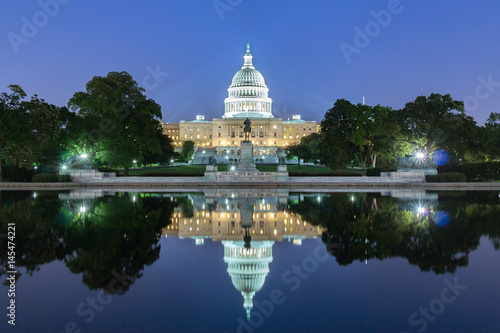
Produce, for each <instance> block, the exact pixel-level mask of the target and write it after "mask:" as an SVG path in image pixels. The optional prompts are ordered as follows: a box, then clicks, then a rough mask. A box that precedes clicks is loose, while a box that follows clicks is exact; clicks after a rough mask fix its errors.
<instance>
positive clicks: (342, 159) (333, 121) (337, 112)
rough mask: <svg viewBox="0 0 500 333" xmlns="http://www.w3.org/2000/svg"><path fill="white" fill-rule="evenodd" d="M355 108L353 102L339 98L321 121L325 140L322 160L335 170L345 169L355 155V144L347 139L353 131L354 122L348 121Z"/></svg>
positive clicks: (322, 145)
mask: <svg viewBox="0 0 500 333" xmlns="http://www.w3.org/2000/svg"><path fill="white" fill-rule="evenodd" d="M353 109H354V105H353V104H352V103H351V102H349V101H348V100H345V99H339V100H337V101H336V102H335V104H334V105H333V108H331V109H330V110H328V111H327V112H326V113H325V117H324V118H323V120H322V121H321V133H322V135H323V141H322V144H321V155H320V161H321V163H322V164H324V165H326V166H328V167H330V168H331V169H333V170H340V169H343V168H344V167H345V166H346V165H347V164H349V163H350V161H351V160H352V158H353V157H354V151H355V146H354V145H353V144H352V142H350V141H348V140H347V139H346V137H347V135H348V134H349V133H352V132H353V128H352V124H351V123H350V122H349V121H348V119H349V118H350V114H351V113H352V112H354V111H353Z"/></svg>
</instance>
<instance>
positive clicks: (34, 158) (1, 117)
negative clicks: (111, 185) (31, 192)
mask: <svg viewBox="0 0 500 333" xmlns="http://www.w3.org/2000/svg"><path fill="white" fill-rule="evenodd" d="M9 89H10V90H11V91H12V92H11V93H10V94H8V93H2V94H1V95H0V122H1V124H2V129H0V171H1V165H2V164H3V161H6V162H8V163H10V164H12V165H13V166H14V167H23V168H31V167H33V164H35V163H46V164H53V163H54V162H55V159H56V158H57V157H58V156H59V154H60V153H61V151H62V143H63V140H64V136H65V135H66V125H67V123H68V119H69V114H70V113H69V111H68V109H66V108H64V107H63V108H61V107H58V106H55V105H52V104H49V103H46V102H45V101H44V100H43V99H40V98H38V96H37V95H34V96H33V97H32V98H31V100H30V101H23V99H24V98H25V97H26V93H25V92H24V91H23V89H22V88H21V87H19V86H18V85H10V86H9ZM0 173H1V172H0ZM0 179H1V178H0Z"/></svg>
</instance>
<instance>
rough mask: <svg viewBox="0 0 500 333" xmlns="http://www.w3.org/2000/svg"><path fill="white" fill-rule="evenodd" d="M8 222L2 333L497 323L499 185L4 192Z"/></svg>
mask: <svg viewBox="0 0 500 333" xmlns="http://www.w3.org/2000/svg"><path fill="white" fill-rule="evenodd" d="M0 226H1V231H0V245H1V246H0V247H1V248H2V251H1V252H0V261H1V262H0V264H1V268H0V269H1V270H0V275H1V277H2V281H3V282H4V281H5V282H4V284H3V285H2V287H1V293H2V296H1V297H0V299H1V300H2V306H1V307H2V309H4V310H3V312H4V313H3V314H2V318H3V320H2V323H1V324H0V330H1V331H2V332H57V333H59V332H424V331H427V332H498V327H500V316H498V309H499V306H500V283H499V282H500V278H499V277H500V251H499V250H500V192H499V191H489V192H488V191H477V192H475V191H470V192H465V191H459V192H429V191H427V192H426V191H410V190H394V191H386V192H382V193H381V192H373V193H363V192H335V193H313V192H302V193H300V192H290V191H288V190H259V191H255V190H243V189H242V190H230V189H228V190H205V191H203V192H197V193H194V192H193V193H185V192H171V193H170V192H106V191H100V190H95V191H91V190H86V191H80V190H75V191H63V192H57V191H45V192H40V191H37V192H33V191H2V192H0ZM9 227H10V228H9ZM12 227H14V228H15V236H14V237H13V234H12V230H13V229H12ZM9 231H11V232H10V233H9ZM9 252H11V253H9ZM12 271H15V272H16V273H11V272H12ZM11 277H12V278H11ZM11 282H15V283H13V284H11ZM13 286H14V287H13ZM13 294H14V295H13ZM12 300H14V305H15V309H14V312H13V313H14V315H15V317H13V316H12V311H11V310H12V306H11V305H10V304H11V303H12ZM9 306H10V307H11V309H8V308H7V307H9ZM8 314H10V315H11V316H10V318H9V316H8ZM12 320H14V321H12ZM8 321H11V323H15V326H13V325H11V324H9V323H8Z"/></svg>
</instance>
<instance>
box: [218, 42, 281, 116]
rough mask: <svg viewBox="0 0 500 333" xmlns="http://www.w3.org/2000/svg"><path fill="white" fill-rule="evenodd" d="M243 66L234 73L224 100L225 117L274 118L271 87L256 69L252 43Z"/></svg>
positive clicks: (248, 47)
mask: <svg viewBox="0 0 500 333" xmlns="http://www.w3.org/2000/svg"><path fill="white" fill-rule="evenodd" d="M244 59H245V63H244V64H243V67H242V68H241V69H240V70H239V71H238V72H237V73H236V74H235V75H234V77H233V81H232V82H231V85H230V86H229V89H228V90H227V91H228V97H227V98H226V99H225V101H224V105H225V110H224V116H223V118H247V117H249V118H273V114H272V103H273V101H272V100H271V99H270V98H269V96H268V95H269V89H268V88H267V86H266V81H265V80H264V76H262V74H261V73H260V72H259V71H258V70H256V69H255V67H254V66H253V63H252V59H253V56H252V54H251V53H250V44H248V45H247V53H246V54H245V56H244Z"/></svg>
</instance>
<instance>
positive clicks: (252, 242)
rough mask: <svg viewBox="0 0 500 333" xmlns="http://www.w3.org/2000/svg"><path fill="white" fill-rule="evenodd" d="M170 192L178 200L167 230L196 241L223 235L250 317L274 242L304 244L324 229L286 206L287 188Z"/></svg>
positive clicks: (232, 274) (226, 258) (218, 238)
mask: <svg viewBox="0 0 500 333" xmlns="http://www.w3.org/2000/svg"><path fill="white" fill-rule="evenodd" d="M172 197H173V198H176V202H178V203H179V206H178V207H176V208H175V209H174V214H173V216H172V223H171V224H170V225H168V226H167V227H166V228H165V229H164V230H163V232H164V234H166V235H168V236H174V235H175V236H179V237H182V238H192V239H194V240H195V243H196V244H197V245H203V244H204V240H205V239H207V238H211V239H212V240H215V241H222V245H223V246H224V262H225V263H227V265H228V268H227V272H228V274H229V276H230V277H231V281H232V283H233V286H234V287H235V288H236V290H238V291H239V292H241V295H242V296H243V307H244V308H245V311H246V315H247V319H250V315H251V309H252V307H253V297H254V296H255V294H256V293H257V292H259V291H260V290H261V289H262V287H263V286H264V282H265V280H266V276H267V274H268V273H269V269H270V268H269V264H270V263H271V262H272V260H273V255H272V248H273V245H274V242H275V241H283V240H289V241H292V242H293V244H294V245H301V244H302V239H305V238H315V237H318V236H319V235H321V231H322V228H321V227H315V226H312V225H310V224H309V223H307V222H306V221H304V220H302V219H301V217H300V216H297V215H295V214H291V213H289V212H288V211H287V203H288V199H289V198H290V195H289V193H288V191H269V192H262V191H258V192H257V191H248V190H240V191H235V190H227V191H224V190H207V191H205V192H204V193H197V194H189V195H187V196H186V195H185V194H179V195H173V196H172Z"/></svg>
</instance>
